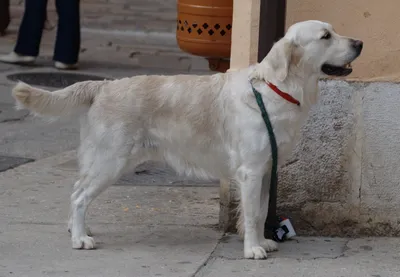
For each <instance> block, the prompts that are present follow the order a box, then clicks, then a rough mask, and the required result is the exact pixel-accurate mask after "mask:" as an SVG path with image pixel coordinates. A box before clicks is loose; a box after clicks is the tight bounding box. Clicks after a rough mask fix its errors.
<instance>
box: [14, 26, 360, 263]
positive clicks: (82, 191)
mask: <svg viewBox="0 0 400 277" xmlns="http://www.w3.org/2000/svg"><path fill="white" fill-rule="evenodd" d="M362 46H363V44H362V42H361V41H359V40H354V39H351V38H348V37H343V36H340V35H338V34H337V33H335V31H334V30H333V28H332V26H331V25H330V24H328V23H324V22H320V21H305V22H300V23H297V24H294V25H293V26H291V27H290V28H289V30H288V31H287V33H286V35H285V37H284V38H282V39H281V40H279V41H278V42H277V43H275V44H274V46H273V48H272V49H271V51H270V53H269V54H268V56H267V57H266V58H265V59H264V60H263V61H262V62H261V63H259V64H256V65H254V66H251V67H249V68H246V69H243V70H240V71H236V72H230V73H225V74H222V73H218V74H214V75H211V76H190V75H178V76H135V77H132V78H124V79H120V80H115V81H87V82H80V83H76V84H74V85H72V86H69V87H67V88H64V89H61V90H57V91H53V92H50V91H46V90H42V89H38V88H34V87H31V86H28V85H27V84H24V83H19V84H17V85H16V87H15V88H14V89H13V96H14V98H15V99H16V100H17V103H18V104H19V106H20V107H23V108H27V109H29V110H31V111H32V112H34V113H36V114H40V115H47V116H67V115H73V114H76V113H78V112H79V111H80V110H81V108H84V110H85V111H84V112H82V113H80V114H81V116H80V119H81V146H80V149H79V162H80V178H79V180H78V181H77V182H76V183H75V185H74V192H73V193H72V196H71V215H70V221H69V228H70V230H71V235H72V247H73V248H77V249H81V248H84V249H91V248H94V247H95V244H94V240H93V238H92V237H90V236H88V234H87V233H86V228H85V214H86V211H87V208H88V206H89V204H90V203H91V202H92V201H93V200H94V199H95V198H96V197H97V196H98V195H99V194H100V193H101V192H102V191H104V190H105V189H106V188H107V187H108V186H110V185H112V184H113V183H114V182H116V181H117V179H118V178H119V177H120V176H121V174H123V173H124V171H126V170H132V168H134V167H135V166H137V165H139V164H141V163H143V162H144V161H148V160H161V161H165V162H166V163H168V164H169V165H170V166H172V167H173V168H174V169H175V170H176V171H177V172H178V173H180V174H187V175H194V176H197V177H200V178H220V179H225V180H232V181H233V182H234V183H236V184H237V185H238V188H239V190H240V200H241V204H240V209H241V211H240V212H241V220H240V224H239V226H238V227H239V229H240V231H241V232H242V234H243V235H244V256H245V257H246V258H254V259H263V258H266V257H267V253H266V252H268V251H273V250H276V249H277V244H276V243H275V242H274V241H272V240H267V239H265V238H264V236H263V233H264V232H263V231H264V230H263V228H264V222H265V220H266V216H267V213H268V199H269V180H270V178H269V176H270V170H271V148H270V141H269V136H268V133H267V130H266V127H265V124H264V121H263V119H262V117H261V114H260V109H259V107H258V106H257V103H256V100H255V96H254V94H253V92H252V85H251V83H252V84H253V85H254V87H255V88H256V89H257V90H258V91H259V92H260V93H261V95H262V98H263V101H264V103H265V106H266V109H267V111H268V113H269V115H270V119H271V122H272V125H273V128H274V132H275V136H276V139H277V143H278V147H279V162H280V163H282V162H284V161H285V158H287V156H288V154H290V152H291V151H292V149H293V147H294V145H295V144H296V142H297V141H298V137H299V136H298V135H299V130H300V127H301V125H302V124H303V122H304V121H305V119H306V118H307V115H308V112H309V110H310V108H311V106H312V105H313V104H315V103H316V102H317V99H318V94H319V90H318V79H319V78H320V77H323V76H326V75H333V76H346V75H348V74H350V73H351V72H352V69H351V67H350V62H352V61H353V60H354V59H356V58H357V57H358V56H359V55H360V53H361V50H362ZM250 81H251V82H250ZM289 95H290V97H289ZM296 101H298V102H299V103H300V105H295V104H294V103H297V102H296Z"/></svg>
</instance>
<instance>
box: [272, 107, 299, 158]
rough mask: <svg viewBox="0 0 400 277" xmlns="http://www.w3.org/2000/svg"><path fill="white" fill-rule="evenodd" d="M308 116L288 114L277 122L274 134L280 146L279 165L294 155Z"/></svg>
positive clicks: (294, 113)
mask: <svg viewBox="0 0 400 277" xmlns="http://www.w3.org/2000/svg"><path fill="white" fill-rule="evenodd" d="M306 117H307V115H306V114H303V113H296V112H288V113H285V114H283V115H281V116H280V117H278V120H276V121H275V122H274V123H273V125H274V133H275V137H276V142H277V145H278V154H279V163H283V162H284V161H285V160H286V159H287V158H288V157H289V156H290V155H291V153H292V151H293V149H294V147H295V146H296V144H297V143H298V141H299V139H300V136H301V127H302V125H303V124H304V121H305V120H306Z"/></svg>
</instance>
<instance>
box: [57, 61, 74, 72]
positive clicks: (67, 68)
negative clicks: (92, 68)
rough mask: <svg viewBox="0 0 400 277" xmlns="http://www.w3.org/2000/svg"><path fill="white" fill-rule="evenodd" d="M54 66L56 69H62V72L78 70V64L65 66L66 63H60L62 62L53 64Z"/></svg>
mask: <svg viewBox="0 0 400 277" xmlns="http://www.w3.org/2000/svg"><path fill="white" fill-rule="evenodd" d="M54 66H55V67H56V68H57V69H64V70H73V69H77V68H78V64H77V63H74V64H67V63H62V62H55V63H54Z"/></svg>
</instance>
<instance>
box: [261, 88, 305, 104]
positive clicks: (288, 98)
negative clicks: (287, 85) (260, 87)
mask: <svg viewBox="0 0 400 277" xmlns="http://www.w3.org/2000/svg"><path fill="white" fill-rule="evenodd" d="M266 83H267V85H268V86H269V87H270V88H271V89H272V90H273V91H275V92H276V94H278V95H279V96H280V97H282V98H283V99H285V100H286V101H289V102H290V103H293V104H296V105H297V106H300V101H299V100H297V99H296V98H294V97H293V96H291V95H290V94H288V93H286V92H283V91H281V90H280V89H279V88H278V87H277V86H275V85H274V84H271V83H270V82H266Z"/></svg>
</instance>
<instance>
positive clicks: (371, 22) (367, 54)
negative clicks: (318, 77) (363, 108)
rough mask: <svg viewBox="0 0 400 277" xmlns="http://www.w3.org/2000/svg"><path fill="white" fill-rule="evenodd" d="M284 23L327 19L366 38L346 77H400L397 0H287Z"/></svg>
mask: <svg viewBox="0 0 400 277" xmlns="http://www.w3.org/2000/svg"><path fill="white" fill-rule="evenodd" d="M287 3H288V7H287V25H290V24H292V23H294V22H297V21H302V20H307V19H318V20H323V21H327V22H330V23H331V24H332V25H333V26H334V28H335V29H336V30H337V31H338V32H339V33H342V34H345V35H347V36H354V37H357V38H360V39H361V40H363V41H364V42H365V44H364V50H363V54H362V56H361V57H360V59H359V60H358V61H357V62H355V63H354V69H355V70H354V74H352V76H351V77H350V78H349V79H352V80H362V81H400V34H399V32H398V30H397V29H398V26H399V23H400V17H399V14H398V10H399V8H400V2H399V1H397V0H383V1H377V0H351V1H349V0H302V1H298V0H288V1H287Z"/></svg>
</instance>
